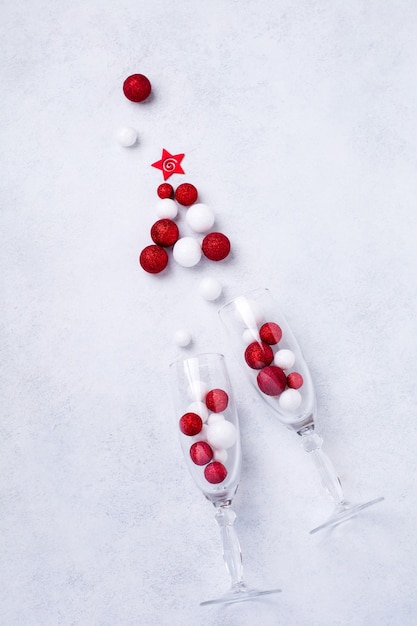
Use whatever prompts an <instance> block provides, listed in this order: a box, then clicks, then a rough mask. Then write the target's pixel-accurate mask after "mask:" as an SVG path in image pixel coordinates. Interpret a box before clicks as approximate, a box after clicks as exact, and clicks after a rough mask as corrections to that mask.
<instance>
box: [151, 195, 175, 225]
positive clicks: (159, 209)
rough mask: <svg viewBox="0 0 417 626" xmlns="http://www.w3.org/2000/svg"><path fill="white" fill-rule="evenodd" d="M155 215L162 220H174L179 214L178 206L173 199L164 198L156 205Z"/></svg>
mask: <svg viewBox="0 0 417 626" xmlns="http://www.w3.org/2000/svg"><path fill="white" fill-rule="evenodd" d="M155 213H156V215H157V216H158V217H160V218H161V219H163V218H167V219H169V220H173V219H174V218H175V217H177V214H178V204H177V203H176V202H175V200H171V198H162V199H161V200H158V202H157V203H156V205H155Z"/></svg>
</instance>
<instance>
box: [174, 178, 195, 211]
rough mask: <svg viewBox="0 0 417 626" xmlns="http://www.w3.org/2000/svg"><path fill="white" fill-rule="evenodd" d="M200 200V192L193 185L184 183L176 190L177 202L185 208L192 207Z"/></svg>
mask: <svg viewBox="0 0 417 626" xmlns="http://www.w3.org/2000/svg"><path fill="white" fill-rule="evenodd" d="M197 198H198V191H197V189H196V187H194V185H192V184H191V183H182V184H181V185H179V187H177V188H176V190H175V200H176V201H177V202H178V203H179V204H182V205H183V206H191V205H192V204H194V202H195V201H196V200H197Z"/></svg>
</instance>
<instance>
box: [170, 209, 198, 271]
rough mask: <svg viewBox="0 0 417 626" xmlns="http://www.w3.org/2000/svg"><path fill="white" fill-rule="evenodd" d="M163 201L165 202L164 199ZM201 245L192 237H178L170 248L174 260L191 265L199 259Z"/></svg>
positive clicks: (186, 265) (184, 264) (183, 264)
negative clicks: (171, 248)
mask: <svg viewBox="0 0 417 626" xmlns="http://www.w3.org/2000/svg"><path fill="white" fill-rule="evenodd" d="M163 202H166V201H165V200H164V201H163ZM201 254H202V252H201V246H200V244H199V243H198V241H197V239H194V238H193V237H182V238H181V239H178V241H177V243H176V244H175V245H174V248H173V250H172V255H173V257H174V259H175V261H176V262H177V263H178V264H179V265H182V266H183V267H193V266H194V265H197V263H198V262H199V260H200V259H201Z"/></svg>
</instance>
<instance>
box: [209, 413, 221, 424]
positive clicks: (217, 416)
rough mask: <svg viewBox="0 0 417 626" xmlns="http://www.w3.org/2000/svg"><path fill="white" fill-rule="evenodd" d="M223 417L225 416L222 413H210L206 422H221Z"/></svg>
mask: <svg viewBox="0 0 417 626" xmlns="http://www.w3.org/2000/svg"><path fill="white" fill-rule="evenodd" d="M224 419H225V417H224V415H223V414H222V413H210V415H209V416H208V420H207V424H208V425H209V426H210V424H214V423H215V422H223V420H224Z"/></svg>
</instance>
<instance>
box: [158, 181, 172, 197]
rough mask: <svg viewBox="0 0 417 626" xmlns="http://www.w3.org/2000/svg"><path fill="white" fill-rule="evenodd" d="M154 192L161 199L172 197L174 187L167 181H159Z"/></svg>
mask: <svg viewBox="0 0 417 626" xmlns="http://www.w3.org/2000/svg"><path fill="white" fill-rule="evenodd" d="M156 193H157V194H158V196H159V197H160V198H162V199H163V200H164V199H165V198H172V197H173V195H174V187H173V186H172V185H170V184H169V183H161V184H160V185H159V187H158V189H157V190H156Z"/></svg>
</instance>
